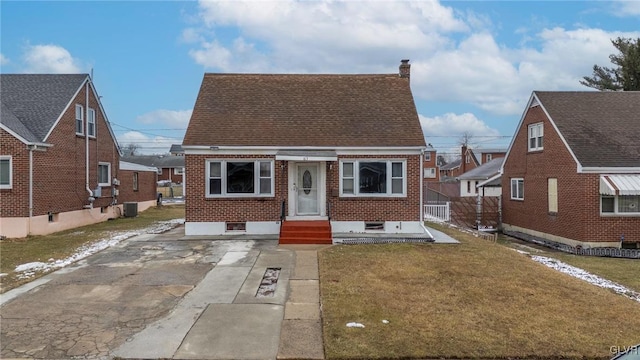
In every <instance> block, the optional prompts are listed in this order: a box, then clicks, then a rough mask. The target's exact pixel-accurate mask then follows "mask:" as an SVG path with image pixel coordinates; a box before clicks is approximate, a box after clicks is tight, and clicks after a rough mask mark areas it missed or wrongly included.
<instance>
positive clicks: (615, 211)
mask: <svg viewBox="0 0 640 360" xmlns="http://www.w3.org/2000/svg"><path fill="white" fill-rule="evenodd" d="M603 196H607V197H612V198H613V212H602V197H603ZM619 197H620V195H602V194H601V195H600V216H603V217H607V216H640V208H638V211H637V212H619V211H618V199H619Z"/></svg>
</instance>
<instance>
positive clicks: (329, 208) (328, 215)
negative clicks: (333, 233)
mask: <svg viewBox="0 0 640 360" xmlns="http://www.w3.org/2000/svg"><path fill="white" fill-rule="evenodd" d="M327 220H329V221H331V203H330V202H329V201H327Z"/></svg>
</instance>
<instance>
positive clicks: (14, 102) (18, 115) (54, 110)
mask: <svg viewBox="0 0 640 360" xmlns="http://www.w3.org/2000/svg"><path fill="white" fill-rule="evenodd" d="M87 77H88V74H0V98H1V99H2V123H3V124H4V125H5V126H7V127H9V128H10V129H11V130H12V131H14V132H15V133H17V134H18V135H20V136H22V137H24V138H25V140H27V141H32V142H44V141H45V137H46V136H47V134H48V133H49V130H51V128H52V127H53V125H54V124H55V122H56V120H58V117H59V116H60V114H62V111H63V110H64V108H65V107H66V106H67V104H68V103H69V102H70V101H71V100H72V98H73V95H74V94H75V93H76V92H77V91H78V89H79V88H80V86H81V85H82V83H83V82H84V81H85V80H86V78H87ZM5 111H6V112H5ZM9 112H10V113H11V114H12V115H13V116H11V115H9ZM5 116H6V118H5ZM16 120H17V121H16Z"/></svg>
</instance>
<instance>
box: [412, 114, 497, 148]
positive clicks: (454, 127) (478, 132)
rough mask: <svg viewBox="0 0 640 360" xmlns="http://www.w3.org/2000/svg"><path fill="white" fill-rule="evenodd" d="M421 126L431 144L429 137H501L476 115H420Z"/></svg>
mask: <svg viewBox="0 0 640 360" xmlns="http://www.w3.org/2000/svg"><path fill="white" fill-rule="evenodd" d="M419 118H420V125H421V126H422V131H423V133H424V136H425V137H426V138H427V140H428V141H429V142H431V140H429V136H443V135H452V134H459V135H461V136H462V134H464V133H465V132H468V133H469V134H471V135H472V136H500V132H499V131H498V130H496V129H492V128H490V127H489V126H488V125H487V124H485V123H484V122H483V121H482V120H480V119H478V118H477V117H476V116H475V115H474V114H471V113H463V114H454V113H446V114H444V115H440V116H435V117H427V116H424V115H419Z"/></svg>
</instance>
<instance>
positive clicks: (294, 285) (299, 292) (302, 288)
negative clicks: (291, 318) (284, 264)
mask: <svg viewBox="0 0 640 360" xmlns="http://www.w3.org/2000/svg"><path fill="white" fill-rule="evenodd" d="M289 287H290V288H291V295H289V300H288V301H289V302H292V303H315V304H319V303H320V284H319V282H318V280H290V281H289Z"/></svg>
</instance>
